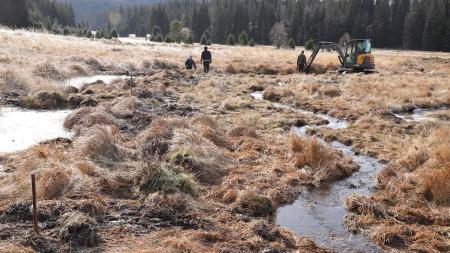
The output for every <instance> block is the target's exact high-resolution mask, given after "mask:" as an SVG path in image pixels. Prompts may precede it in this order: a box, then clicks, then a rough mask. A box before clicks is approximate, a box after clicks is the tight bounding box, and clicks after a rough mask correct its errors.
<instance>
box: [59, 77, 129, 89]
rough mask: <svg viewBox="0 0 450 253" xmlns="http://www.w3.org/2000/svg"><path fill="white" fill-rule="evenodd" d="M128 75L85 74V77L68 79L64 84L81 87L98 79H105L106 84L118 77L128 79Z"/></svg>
mask: <svg viewBox="0 0 450 253" xmlns="http://www.w3.org/2000/svg"><path fill="white" fill-rule="evenodd" d="M126 78H128V77H127V76H118V75H96V76H84V77H74V78H70V79H67V80H66V81H64V83H63V84H64V85H66V86H73V87H76V88H81V86H83V84H86V83H94V82H96V81H98V80H101V81H103V82H104V83H106V84H110V83H111V82H112V81H114V80H116V79H126Z"/></svg>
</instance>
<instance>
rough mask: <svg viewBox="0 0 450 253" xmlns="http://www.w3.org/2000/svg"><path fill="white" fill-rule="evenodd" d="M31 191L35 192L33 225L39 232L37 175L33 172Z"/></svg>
mask: <svg viewBox="0 0 450 253" xmlns="http://www.w3.org/2000/svg"><path fill="white" fill-rule="evenodd" d="M31 192H32V194H33V226H34V231H35V232H36V233H37V232H39V227H38V218H37V200H36V177H35V175H34V174H31Z"/></svg>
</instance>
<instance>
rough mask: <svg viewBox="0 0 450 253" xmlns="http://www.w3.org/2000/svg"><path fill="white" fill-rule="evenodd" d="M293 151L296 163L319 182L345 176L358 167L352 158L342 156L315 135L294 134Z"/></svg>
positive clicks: (292, 137) (292, 140)
mask: <svg viewBox="0 0 450 253" xmlns="http://www.w3.org/2000/svg"><path fill="white" fill-rule="evenodd" d="M291 151H292V160H293V162H294V165H295V166H296V167H297V168H299V169H305V170H306V171H308V172H309V173H311V174H312V176H313V177H314V179H315V182H316V183H317V184H320V183H322V182H327V181H334V180H338V179H342V178H345V177H347V176H350V175H351V174H353V172H355V171H356V170H357V169H358V168H357V166H356V165H355V164H354V163H353V162H352V161H351V159H350V158H344V157H342V155H341V154H340V153H337V151H335V150H333V149H331V148H330V147H328V146H325V145H324V144H321V143H319V141H318V139H317V138H314V137H308V138H302V137H298V136H296V135H292V136H291Z"/></svg>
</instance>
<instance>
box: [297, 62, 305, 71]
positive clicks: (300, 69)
mask: <svg viewBox="0 0 450 253" xmlns="http://www.w3.org/2000/svg"><path fill="white" fill-rule="evenodd" d="M298 71H299V72H304V71H305V64H300V65H298Z"/></svg>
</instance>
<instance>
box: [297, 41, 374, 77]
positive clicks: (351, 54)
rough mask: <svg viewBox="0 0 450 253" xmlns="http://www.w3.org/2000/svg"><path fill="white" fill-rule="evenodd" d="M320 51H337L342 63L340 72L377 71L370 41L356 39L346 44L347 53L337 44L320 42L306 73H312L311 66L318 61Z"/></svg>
mask: <svg viewBox="0 0 450 253" xmlns="http://www.w3.org/2000/svg"><path fill="white" fill-rule="evenodd" d="M320 49H327V50H335V51H336V52H337V53H338V58H339V61H340V62H341V68H340V70H339V71H340V72H343V71H348V70H354V71H373V70H375V59H374V57H373V55H372V43H371V41H370V39H354V40H349V41H347V42H346V43H345V51H344V49H343V48H341V46H339V45H338V44H336V43H333V42H326V41H321V42H319V43H318V44H317V46H316V47H315V48H314V50H313V53H312V54H311V56H310V57H309V59H308V62H307V63H306V67H305V72H306V73H308V72H309V71H310V68H311V65H312V64H313V62H314V60H315V59H316V56H317V54H318V53H319V51H320ZM344 52H345V53H344Z"/></svg>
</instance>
